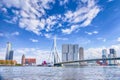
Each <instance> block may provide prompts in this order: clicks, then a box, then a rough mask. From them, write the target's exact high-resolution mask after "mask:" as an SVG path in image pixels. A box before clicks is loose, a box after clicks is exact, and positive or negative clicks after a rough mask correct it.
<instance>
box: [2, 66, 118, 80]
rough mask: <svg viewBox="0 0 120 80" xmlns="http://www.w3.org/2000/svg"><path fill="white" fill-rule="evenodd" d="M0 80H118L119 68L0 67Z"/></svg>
mask: <svg viewBox="0 0 120 80" xmlns="http://www.w3.org/2000/svg"><path fill="white" fill-rule="evenodd" d="M0 80H120V67H117V66H116V67H113V66H107V67H101V66H91V67H87V66H86V67H80V68H73V67H0Z"/></svg>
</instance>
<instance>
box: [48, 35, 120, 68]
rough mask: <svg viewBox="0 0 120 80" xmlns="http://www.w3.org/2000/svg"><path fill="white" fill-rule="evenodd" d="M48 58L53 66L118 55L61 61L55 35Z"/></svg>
mask: <svg viewBox="0 0 120 80" xmlns="http://www.w3.org/2000/svg"><path fill="white" fill-rule="evenodd" d="M50 58H51V59H50ZM49 60H50V61H51V60H52V63H53V65H54V66H61V65H62V64H69V63H78V62H79V63H80V62H92V61H96V62H97V61H103V60H106V61H107V60H120V57H116V58H105V59H103V58H98V59H84V60H74V61H66V62H61V61H60V57H59V55H58V51H57V45H56V36H55V37H54V42H53V47H52V49H51V54H50V57H49Z"/></svg>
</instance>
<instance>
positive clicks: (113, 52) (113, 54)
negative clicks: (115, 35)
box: [109, 48, 117, 65]
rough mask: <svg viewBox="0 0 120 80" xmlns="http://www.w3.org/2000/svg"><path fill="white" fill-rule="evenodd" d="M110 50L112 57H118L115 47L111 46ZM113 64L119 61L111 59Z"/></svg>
mask: <svg viewBox="0 0 120 80" xmlns="http://www.w3.org/2000/svg"><path fill="white" fill-rule="evenodd" d="M109 51H110V57H111V58H116V57H117V56H116V51H115V49H113V48H111V49H110V50H109ZM111 64H112V65H116V64H117V61H116V60H111Z"/></svg>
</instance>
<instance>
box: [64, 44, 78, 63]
mask: <svg viewBox="0 0 120 80" xmlns="http://www.w3.org/2000/svg"><path fill="white" fill-rule="evenodd" d="M74 60H78V45H77V44H74V45H72V44H63V45H62V62H65V61H74Z"/></svg>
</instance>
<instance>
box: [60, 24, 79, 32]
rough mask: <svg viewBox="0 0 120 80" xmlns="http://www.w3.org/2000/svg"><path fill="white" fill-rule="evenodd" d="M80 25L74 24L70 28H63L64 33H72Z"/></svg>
mask: <svg viewBox="0 0 120 80" xmlns="http://www.w3.org/2000/svg"><path fill="white" fill-rule="evenodd" d="M77 28H78V25H72V26H71V28H70V29H62V33H66V34H70V33H71V32H72V31H74V30H76V29H77Z"/></svg>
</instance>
